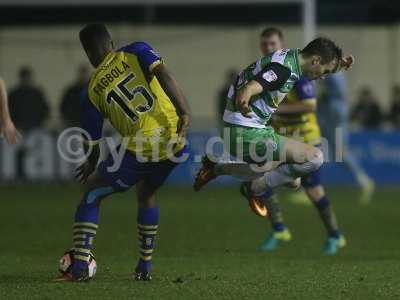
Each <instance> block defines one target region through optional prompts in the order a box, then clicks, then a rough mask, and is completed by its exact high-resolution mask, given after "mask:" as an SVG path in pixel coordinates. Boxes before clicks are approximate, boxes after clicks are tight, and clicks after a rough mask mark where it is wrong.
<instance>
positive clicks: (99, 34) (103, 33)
mask: <svg viewBox="0 0 400 300" xmlns="http://www.w3.org/2000/svg"><path fill="white" fill-rule="evenodd" d="M79 39H80V40H81V43H82V46H83V48H85V49H93V48H95V47H98V46H99V44H103V43H106V42H108V41H110V40H111V35H110V33H109V32H108V30H107V27H106V25H104V24H101V23H95V24H88V25H86V26H85V27H83V28H82V30H81V31H80V32H79Z"/></svg>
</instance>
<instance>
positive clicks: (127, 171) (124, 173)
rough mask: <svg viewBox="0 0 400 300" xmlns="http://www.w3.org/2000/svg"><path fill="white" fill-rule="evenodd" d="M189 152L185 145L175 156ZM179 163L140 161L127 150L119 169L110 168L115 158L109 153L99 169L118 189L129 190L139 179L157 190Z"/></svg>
mask: <svg viewBox="0 0 400 300" xmlns="http://www.w3.org/2000/svg"><path fill="white" fill-rule="evenodd" d="M187 152H188V151H187V146H185V147H184V148H183V149H182V150H180V151H179V152H178V153H176V154H175V157H181V156H182V155H183V154H185V153H187ZM178 164H179V163H176V162H173V161H171V160H169V159H167V160H162V161H159V162H140V161H138V160H137V158H136V156H135V155H134V154H132V153H131V152H129V151H126V152H125V154H124V157H123V159H122V162H121V164H120V167H119V169H118V170H116V171H113V170H110V167H112V166H113V165H114V159H113V156H112V155H111V154H109V156H108V157H107V159H106V160H104V161H102V162H101V163H100V164H99V167H98V171H99V173H100V175H101V176H102V177H103V178H104V179H105V180H106V181H107V182H108V183H109V184H110V185H112V187H113V188H114V189H115V190H117V191H124V190H127V189H129V188H130V187H132V186H134V185H135V184H136V183H138V182H139V181H144V182H145V184H146V187H148V188H150V189H154V190H155V189H157V188H158V187H160V186H161V185H162V184H163V183H164V182H165V180H166V179H167V177H168V176H169V174H170V173H171V172H172V170H173V169H174V168H175V167H176V166H177V165H178Z"/></svg>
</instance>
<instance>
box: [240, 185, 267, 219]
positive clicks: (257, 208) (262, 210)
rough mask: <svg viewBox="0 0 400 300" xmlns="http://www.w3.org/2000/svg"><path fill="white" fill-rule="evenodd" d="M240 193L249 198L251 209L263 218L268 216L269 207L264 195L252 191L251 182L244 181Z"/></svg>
mask: <svg viewBox="0 0 400 300" xmlns="http://www.w3.org/2000/svg"><path fill="white" fill-rule="evenodd" d="M240 193H241V194H242V195H243V196H244V197H245V198H246V199H247V201H248V202H249V206H250V209H251V210H252V211H253V212H254V213H255V214H256V215H257V216H260V217H262V218H266V217H267V216H268V209H267V207H266V206H265V202H264V200H263V198H262V197H260V196H255V195H254V194H253V193H252V192H251V182H244V183H242V185H241V186H240Z"/></svg>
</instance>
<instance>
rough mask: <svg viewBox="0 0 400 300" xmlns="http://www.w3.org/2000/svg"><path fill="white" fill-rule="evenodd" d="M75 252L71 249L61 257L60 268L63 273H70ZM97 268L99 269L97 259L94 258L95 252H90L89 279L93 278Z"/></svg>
mask: <svg viewBox="0 0 400 300" xmlns="http://www.w3.org/2000/svg"><path fill="white" fill-rule="evenodd" d="M73 254H74V250H73V249H70V250H68V251H65V253H64V255H63V256H62V257H61V258H60V262H59V266H58V270H59V271H60V272H61V273H62V274H66V273H70V271H71V266H72V262H73V260H74V255H73ZM96 270H97V263H96V260H95V259H94V255H93V253H90V258H89V265H88V278H89V279H91V278H93V277H94V275H96Z"/></svg>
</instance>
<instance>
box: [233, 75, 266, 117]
mask: <svg viewBox="0 0 400 300" xmlns="http://www.w3.org/2000/svg"><path fill="white" fill-rule="evenodd" d="M262 91H263V87H262V85H261V84H259V83H258V82H257V81H255V80H252V81H250V82H249V83H247V84H246V85H245V86H244V87H243V88H241V89H240V90H239V91H238V92H237V94H236V100H235V101H236V107H237V109H238V110H239V111H240V112H241V114H242V115H243V116H244V117H246V118H249V117H250V113H251V108H250V99H251V97H253V96H255V95H258V94H260V93H261V92H262Z"/></svg>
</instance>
